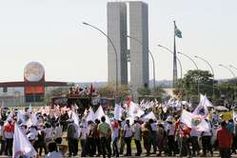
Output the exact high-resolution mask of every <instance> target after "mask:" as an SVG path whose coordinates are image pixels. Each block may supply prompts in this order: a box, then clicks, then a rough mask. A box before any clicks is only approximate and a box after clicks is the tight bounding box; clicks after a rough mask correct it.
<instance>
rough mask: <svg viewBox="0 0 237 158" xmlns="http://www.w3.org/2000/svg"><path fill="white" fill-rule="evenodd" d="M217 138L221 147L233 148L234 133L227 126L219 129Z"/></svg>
mask: <svg viewBox="0 0 237 158" xmlns="http://www.w3.org/2000/svg"><path fill="white" fill-rule="evenodd" d="M217 140H218V146H219V148H231V145H232V135H231V133H229V131H228V130H227V128H220V129H218V131H217Z"/></svg>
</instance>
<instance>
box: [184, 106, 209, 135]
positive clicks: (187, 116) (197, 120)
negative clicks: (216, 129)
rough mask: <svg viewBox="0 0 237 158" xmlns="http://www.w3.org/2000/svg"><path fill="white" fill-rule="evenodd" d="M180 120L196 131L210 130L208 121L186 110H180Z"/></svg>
mask: <svg viewBox="0 0 237 158" xmlns="http://www.w3.org/2000/svg"><path fill="white" fill-rule="evenodd" d="M180 122H182V123H184V124H186V125H187V126H188V127H189V128H196V130H197V131H208V130H210V127H209V125H208V123H207V122H206V121H205V119H204V118H203V117H202V116H200V115H195V114H192V113H190V112H188V111H186V110H183V111H182V114H181V116H180Z"/></svg>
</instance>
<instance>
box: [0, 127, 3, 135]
mask: <svg viewBox="0 0 237 158" xmlns="http://www.w3.org/2000/svg"><path fill="white" fill-rule="evenodd" d="M0 136H3V127H2V126H0Z"/></svg>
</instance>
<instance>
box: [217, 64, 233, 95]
mask: <svg viewBox="0 0 237 158" xmlns="http://www.w3.org/2000/svg"><path fill="white" fill-rule="evenodd" d="M219 66H221V67H223V68H225V69H226V70H228V71H229V72H230V73H231V75H233V78H236V75H235V73H234V72H233V71H232V70H231V68H229V67H228V66H225V65H222V64H219ZM235 95H236V91H235V89H234V99H235Z"/></svg>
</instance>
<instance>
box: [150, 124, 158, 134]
mask: <svg viewBox="0 0 237 158" xmlns="http://www.w3.org/2000/svg"><path fill="white" fill-rule="evenodd" d="M151 129H152V131H153V132H155V131H157V124H156V123H155V122H154V123H152V124H151Z"/></svg>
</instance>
